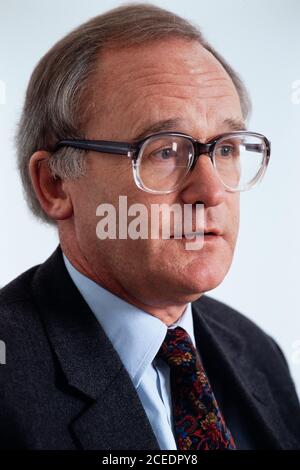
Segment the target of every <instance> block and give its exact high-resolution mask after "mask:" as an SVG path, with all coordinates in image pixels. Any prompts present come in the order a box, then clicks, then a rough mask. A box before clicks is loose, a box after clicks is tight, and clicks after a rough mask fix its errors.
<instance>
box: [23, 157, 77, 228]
mask: <svg viewBox="0 0 300 470" xmlns="http://www.w3.org/2000/svg"><path fill="white" fill-rule="evenodd" d="M49 157H50V153H49V152H46V151H44V150H39V151H37V152H35V153H34V154H33V155H32V156H31V158H30V161H29V167H28V169H29V174H30V178H31V181H32V185H33V187H34V191H35V194H36V196H37V198H38V200H39V203H40V205H41V207H42V208H43V210H44V211H45V212H46V214H47V215H48V216H49V217H50V218H51V219H55V220H65V219H68V218H70V217H72V215H73V205H72V200H71V197H70V194H69V193H68V191H67V189H66V184H65V182H64V181H63V180H62V179H61V178H59V177H54V176H53V175H52V173H51V170H50V168H49V165H48V159H49Z"/></svg>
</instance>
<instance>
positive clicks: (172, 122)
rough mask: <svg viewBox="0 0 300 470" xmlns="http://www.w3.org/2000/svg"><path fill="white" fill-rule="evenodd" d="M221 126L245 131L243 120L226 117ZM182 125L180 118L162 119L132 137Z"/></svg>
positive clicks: (140, 137)
mask: <svg viewBox="0 0 300 470" xmlns="http://www.w3.org/2000/svg"><path fill="white" fill-rule="evenodd" d="M220 124H221V125H222V126H225V127H227V128H228V129H229V130H230V131H245V130H246V125H245V122H244V121H242V120H239V119H233V118H226V119H224V120H223V121H221V123H220ZM180 125H182V118H179V117H177V118H171V119H163V120H160V121H157V122H154V123H153V124H149V125H147V126H146V127H145V128H144V129H143V130H142V131H141V132H140V133H139V134H138V135H136V136H135V137H134V140H141V139H143V138H144V137H146V136H147V135H148V134H149V135H150V134H154V133H156V132H161V131H172V130H173V131H174V129H176V128H180Z"/></svg>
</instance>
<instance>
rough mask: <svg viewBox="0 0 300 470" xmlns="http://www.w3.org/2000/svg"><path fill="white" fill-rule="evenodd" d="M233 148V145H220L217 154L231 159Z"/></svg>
mask: <svg viewBox="0 0 300 470" xmlns="http://www.w3.org/2000/svg"><path fill="white" fill-rule="evenodd" d="M234 150H235V149H234V147H233V145H228V144H225V145H221V146H220V147H219V149H218V153H219V155H220V156H221V157H232V156H233V155H234V153H235V152H234Z"/></svg>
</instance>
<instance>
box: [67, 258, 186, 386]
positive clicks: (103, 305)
mask: <svg viewBox="0 0 300 470" xmlns="http://www.w3.org/2000/svg"><path fill="white" fill-rule="evenodd" d="M63 259H64V262H65V265H66V268H67V270H68V273H69V275H70V277H71V279H72V280H73V282H74V284H75V285H76V287H77V289H78V290H79V292H80V294H81V295H82V297H83V298H84V300H85V301H86V303H87V304H88V306H89V307H90V309H91V310H92V312H93V314H94V315H95V317H96V318H97V320H98V321H99V323H100V324H101V326H102V328H103V329H104V331H105V333H106V335H107V336H108V338H109V339H110V341H111V342H112V344H113V346H114V348H115V349H116V351H117V353H118V354H119V356H120V358H121V361H122V362H123V364H124V366H125V368H126V369H127V372H128V373H129V375H130V377H131V379H132V381H133V383H134V385H135V387H138V385H139V383H140V381H141V378H142V375H143V373H144V372H145V370H146V369H147V367H148V366H149V365H150V364H151V363H152V361H153V360H154V359H155V356H156V354H157V352H158V350H159V348H160V346H161V344H162V342H163V340H164V339H165V336H166V333H167V329H168V327H167V325H166V324H165V323H164V322H162V321H161V320H160V319H159V318H156V317H154V316H153V315H151V314H149V313H148V312H145V311H144V310H141V309H139V308H137V307H135V306H134V305H131V304H129V303H128V302H126V301H125V300H123V299H121V298H120V297H118V296H116V295H114V294H113V293H112V292H110V291H108V290H107V289H104V288H103V287H102V286H100V285H99V284H97V283H95V282H94V281H92V280H91V279H89V278H88V277H86V276H84V275H83V274H81V273H80V272H79V271H78V270H77V269H76V268H74V266H73V265H72V264H71V262H70V261H69V260H68V258H67V257H66V255H65V254H64V253H63ZM176 326H181V327H182V328H184V329H185V331H186V332H187V333H188V334H189V335H190V337H191V340H192V342H193V344H194V346H195V338H194V328H193V316H192V310H191V304H190V303H188V304H187V307H186V309H185V311H184V313H183V314H182V315H181V317H180V318H179V319H178V320H177V322H175V323H173V324H172V325H170V326H169V328H175V327H176Z"/></svg>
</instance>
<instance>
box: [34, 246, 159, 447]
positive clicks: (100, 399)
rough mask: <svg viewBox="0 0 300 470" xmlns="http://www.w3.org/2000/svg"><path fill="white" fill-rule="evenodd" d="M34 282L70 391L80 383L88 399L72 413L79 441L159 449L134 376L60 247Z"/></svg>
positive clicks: (43, 265)
mask: <svg viewBox="0 0 300 470" xmlns="http://www.w3.org/2000/svg"><path fill="white" fill-rule="evenodd" d="M32 288H33V292H34V296H35V298H36V302H37V305H38V308H39V312H40V315H41V318H42V321H43V323H44V326H45V329H46V333H47V336H48V338H49V341H50V343H51V345H52V348H53V351H54V354H55V356H56V358H57V360H58V362H59V364H60V367H61V370H62V371H63V373H64V376H65V378H66V380H67V383H68V387H67V388H66V390H65V391H66V392H67V393H68V391H69V393H70V395H71V394H72V393H74V388H75V389H76V390H77V391H79V392H80V393H81V394H83V397H84V399H85V403H83V409H82V410H81V412H80V413H79V415H78V416H70V422H71V424H70V426H71V432H72V433H74V434H75V436H76V439H77V440H78V441H79V447H81V448H83V449H98V450H100V449H102V450H106V449H107V450H109V449H131V450H135V449H153V450H158V449H160V448H159V445H158V442H157V439H156V437H155V435H154V433H153V431H152V428H151V425H150V423H149V420H148V417H147V415H146V413H145V411H144V408H143V406H142V404H141V401H140V399H139V396H138V394H137V392H136V390H135V388H134V385H133V383H132V381H131V379H130V376H129V375H128V373H127V371H126V369H125V368H124V366H123V364H122V362H121V360H120V358H119V356H118V354H117V352H116V350H115V349H114V347H113V345H112V343H111V342H110V340H109V339H108V337H107V336H106V334H105V332H104V330H103V329H102V327H101V325H100V324H99V322H98V321H97V320H96V318H95V317H94V315H93V313H92V312H91V310H90V309H89V307H88V305H87V304H86V302H85V301H84V299H83V298H82V296H81V295H80V294H79V292H78V290H77V288H76V287H75V285H74V284H73V282H72V280H71V278H70V277H69V274H68V272H67V270H66V268H65V265H64V261H63V258H62V253H61V249H60V247H58V248H57V249H56V251H55V252H54V253H53V255H52V256H51V257H50V258H49V259H48V260H47V261H46V262H45V263H44V264H42V265H41V266H40V267H39V268H38V270H37V271H36V273H35V276H34V279H33V285H32ZM86 403H88V405H86Z"/></svg>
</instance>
